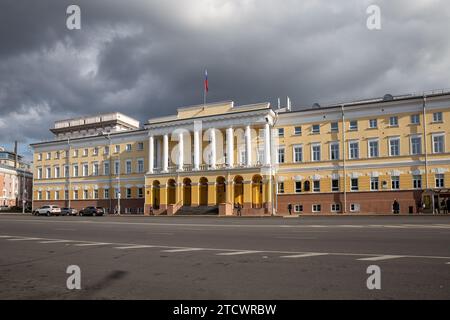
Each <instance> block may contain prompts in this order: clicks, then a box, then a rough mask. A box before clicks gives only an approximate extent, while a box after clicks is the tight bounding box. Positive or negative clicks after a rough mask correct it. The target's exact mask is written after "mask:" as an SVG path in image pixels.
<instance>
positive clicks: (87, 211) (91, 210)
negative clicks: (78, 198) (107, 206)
mask: <svg viewBox="0 0 450 320" xmlns="http://www.w3.org/2000/svg"><path fill="white" fill-rule="evenodd" d="M100 209H102V208H100ZM103 213H104V211H103V209H102V210H99V209H97V208H96V207H86V208H84V209H83V210H81V211H80V216H102V215H103Z"/></svg>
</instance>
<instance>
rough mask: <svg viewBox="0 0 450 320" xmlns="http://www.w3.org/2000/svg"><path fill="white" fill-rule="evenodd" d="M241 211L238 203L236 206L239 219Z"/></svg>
mask: <svg viewBox="0 0 450 320" xmlns="http://www.w3.org/2000/svg"><path fill="white" fill-rule="evenodd" d="M241 209H242V206H241V204H240V203H239V202H238V204H237V215H238V217H241V216H242V212H241Z"/></svg>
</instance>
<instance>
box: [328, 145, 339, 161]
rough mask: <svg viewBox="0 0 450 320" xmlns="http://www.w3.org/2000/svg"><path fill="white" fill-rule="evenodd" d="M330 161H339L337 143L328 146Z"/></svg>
mask: <svg viewBox="0 0 450 320" xmlns="http://www.w3.org/2000/svg"><path fill="white" fill-rule="evenodd" d="M330 160H339V142H333V143H331V144H330Z"/></svg>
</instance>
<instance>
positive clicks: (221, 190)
mask: <svg viewBox="0 0 450 320" xmlns="http://www.w3.org/2000/svg"><path fill="white" fill-rule="evenodd" d="M225 202H227V197H226V184H225V178H224V177H217V179H216V204H217V205H219V204H220V203H225Z"/></svg>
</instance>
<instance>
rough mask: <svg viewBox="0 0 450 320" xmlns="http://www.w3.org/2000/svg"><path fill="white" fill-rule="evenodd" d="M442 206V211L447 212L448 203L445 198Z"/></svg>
mask: <svg viewBox="0 0 450 320" xmlns="http://www.w3.org/2000/svg"><path fill="white" fill-rule="evenodd" d="M441 208H442V211H443V212H442V213H443V214H446V213H447V204H446V203H445V199H442V201H441Z"/></svg>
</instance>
